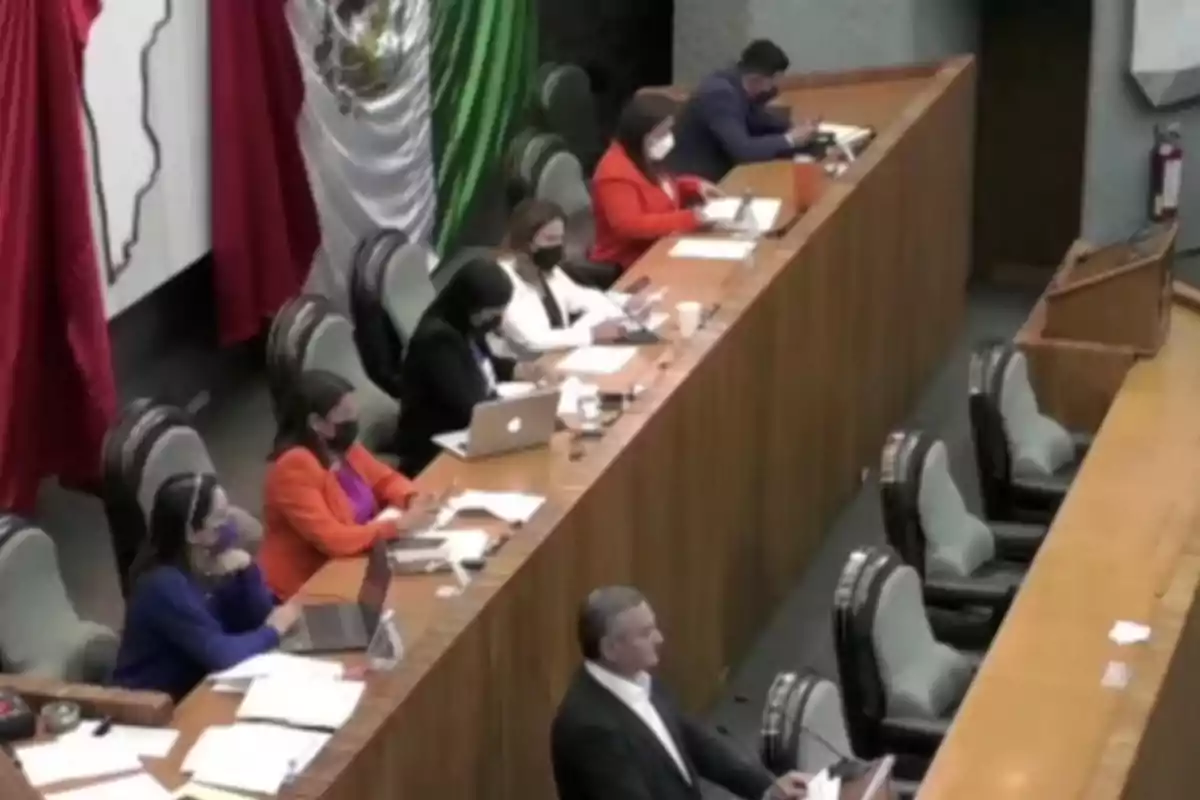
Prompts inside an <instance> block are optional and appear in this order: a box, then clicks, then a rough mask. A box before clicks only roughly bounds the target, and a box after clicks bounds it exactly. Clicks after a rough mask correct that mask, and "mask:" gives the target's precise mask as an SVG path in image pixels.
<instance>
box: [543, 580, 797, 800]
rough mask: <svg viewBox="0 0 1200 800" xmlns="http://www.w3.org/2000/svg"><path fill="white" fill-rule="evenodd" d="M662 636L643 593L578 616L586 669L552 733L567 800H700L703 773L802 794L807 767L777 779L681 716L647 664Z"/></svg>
mask: <svg viewBox="0 0 1200 800" xmlns="http://www.w3.org/2000/svg"><path fill="white" fill-rule="evenodd" d="M662 641H663V638H662V634H661V633H659V630H658V626H657V624H656V622H655V619H654V612H653V611H652V610H651V609H650V606H649V604H647V602H646V599H645V598H644V597H643V596H642V595H641V593H640V592H638V591H637V590H636V589H632V588H629V587H625V586H613V587H607V588H604V589H597V590H596V591H594V592H592V593H591V595H589V596H588V599H587V602H586V603H585V604H584V607H583V609H582V611H581V612H580V615H579V644H580V647H581V648H582V650H583V657H584V659H586V660H585V662H584V665H583V666H582V667H581V668H580V670H579V672H578V674H576V676H575V678H574V680H573V681H572V683H571V687H570V688H569V689H568V690H567V694H566V697H564V698H563V701H562V704H561V705H560V706H559V708H558V714H557V715H556V716H555V718H554V724H553V726H552V728H551V733H550V747H551V758H552V760H553V763H554V781H555V783H556V784H557V786H558V796H559V799H560V800H700V797H701V793H700V785H699V784H700V779H701V778H704V779H705V780H708V781H711V782H713V783H715V784H718V785H720V786H723V787H724V788H726V789H727V790H729V791H730V792H732V793H733V794H735V795H737V796H738V797H741V798H744V800H791V799H792V798H802V797H804V794H805V791H804V779H803V777H802V776H801V775H800V774H799V773H789V774H787V775H784V776H783V777H781V778H778V779H777V778H776V777H775V776H774V775H772V774H771V773H770V772H768V771H767V770H766V769H765V768H764V767H763V766H762V765H760V764H757V763H754V762H751V761H748V760H746V759H743V758H742V757H741V756H739V755H738V754H737V753H735V752H734V751H733V749H732V748H731V747H730V746H729V745H728V744H727V743H726V742H725V741H724V740H723V739H722V738H721V737H719V736H718V735H717V734H715V733H713V732H712V731H709V730H707V729H706V728H704V726H702V725H700V724H698V723H696V722H695V721H693V720H691V719H689V718H688V717H687V716H686V715H684V714H683V713H681V712H680V710H679V709H678V707H677V706H676V705H675V703H674V701H673V700H671V698H670V697H669V696H668V695H667V693H666V691H665V690H664V688H663V687H662V686H661V685H660V684H659V683H658V681H655V680H653V679H652V678H651V677H650V675H649V670H651V669H653V668H654V667H655V665H657V664H658V648H659V646H661V645H662Z"/></svg>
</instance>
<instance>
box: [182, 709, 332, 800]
mask: <svg viewBox="0 0 1200 800" xmlns="http://www.w3.org/2000/svg"><path fill="white" fill-rule="evenodd" d="M330 738H332V737H331V735H330V734H328V733H318V732H314V731H300V730H294V729H291V728H284V727H281V726H279V725H258V724H251V723H245V722H239V723H236V724H234V725H214V726H212V727H210V728H208V729H207V730H205V731H204V733H202V734H200V738H199V739H197V740H196V744H195V746H194V747H192V749H191V752H189V753H188V755H187V758H186V759H184V762H183V771H184V772H188V773H191V775H192V780H194V781H195V782H197V783H203V784H208V785H209V786H217V787H220V788H223V789H232V790H234V791H243V792H257V793H260V794H275V793H277V792H278V791H279V788H280V787H281V786H282V785H283V783H284V781H285V780H287V779H288V777H289V776H291V775H298V774H299V773H301V772H303V771H304V769H305V768H306V767H307V766H308V764H309V762H311V761H312V760H313V759H314V758H315V757H316V755H317V753H319V752H320V751H321V748H322V747H324V746H325V743H326V742H328V741H329V740H330Z"/></svg>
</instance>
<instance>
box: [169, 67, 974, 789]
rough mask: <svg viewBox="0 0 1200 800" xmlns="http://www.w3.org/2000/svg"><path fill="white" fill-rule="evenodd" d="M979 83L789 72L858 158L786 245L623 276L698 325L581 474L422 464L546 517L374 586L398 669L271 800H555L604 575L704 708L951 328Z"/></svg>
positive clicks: (191, 705) (741, 178)
mask: <svg viewBox="0 0 1200 800" xmlns="http://www.w3.org/2000/svg"><path fill="white" fill-rule="evenodd" d="M973 92H974V65H973V63H972V62H971V60H970V59H969V58H962V59H956V60H953V61H950V62H947V63H946V64H944V65H942V66H940V67H929V68H919V69H916V68H914V69H901V70H873V71H870V72H866V73H856V74H844V75H833V76H818V77H813V78H804V79H792V80H791V82H790V83H789V84H788V87H786V94H785V97H784V98H783V101H784V102H786V103H787V104H788V105H790V106H791V107H792V108H793V110H794V111H795V112H796V113H797V115H799V116H807V115H811V114H814V113H815V114H821V115H822V116H825V117H827V118H829V119H831V120H836V121H839V122H851V123H861V124H870V125H874V126H876V127H877V128H878V129H879V131H880V137H879V140H878V143H877V145H876V146H875V147H874V148H873V149H872V151H870V152H869V153H868V154H867V155H866V156H865V157H864V158H863V159H861V160H860V161H859V162H858V163H857V164H856V165H855V166H854V167H853V168H852V169H851V170H850V172H848V173H847V174H846V175H845V176H844V177H843V178H842V179H840V180H839V181H838V182H836V183H834V184H833V185H832V187H831V188H830V190H829V192H828V194H827V195H826V197H825V198H823V199H822V200H821V202H820V203H818V205H817V206H816V207H814V209H812V210H811V211H810V212H809V213H808V214H807V215H806V216H805V217H804V218H803V219H801V220H800V221H799V223H798V224H797V225H795V226H794V227H793V229H792V230H791V231H790V232H788V233H787V234H786V236H783V237H782V238H776V239H774V240H765V241H763V242H762V243H761V244H760V246H759V248H758V251H757V253H756V255H755V258H754V259H753V262H754V263H753V266H751V267H747V266H745V265H741V264H734V263H727V262H711V261H687V260H679V259H671V258H669V257H668V256H667V251H668V249H669V248H670V245H671V243H670V242H660V243H659V244H658V245H657V246H656V247H655V248H653V249H652V250H651V252H650V253H649V254H648V255H647V256H646V257H645V258H643V259H642V260H641V261H640V262H639V263H638V264H637V265H635V267H634V268H633V269H632V270H630V273H629V274H628V275H627V276H626V278H625V280H627V281H629V280H632V279H634V278H635V277H637V276H639V275H643V274H644V275H647V276H648V277H649V278H650V279H651V280H652V281H653V283H654V284H655V285H657V286H665V287H668V288H669V292H668V296H667V298H666V302H667V304H668V307H671V306H673V304H674V303H675V302H678V301H679V300H684V299H686V300H699V301H701V302H703V303H706V304H710V305H715V311H714V313H713V315H712V317H711V318H710V320H709V322H708V324H707V325H706V326H705V327H704V328H702V329H701V331H700V332H699V333H698V334H697V335H696V336H695V337H693V338H692V339H690V340H688V341H686V342H682V341H675V342H670V343H667V344H664V345H660V346H656V347H654V348H648V349H647V352H646V353H645V354H643V357H642V359H641V360H640V362H639V363H638V364H637V365H635V366H633V367H631V368H630V369H629V370H628V371H627V372H626V373H625V374H623V375H622V376H620V377H621V379H623V380H627V381H632V382H637V383H640V384H642V385H643V386H644V387H645V391H644V393H643V394H642V395H641V396H640V397H638V398H637V399H636V400H635V401H634V402H633V404H632V406H631V407H630V408H629V410H628V411H627V412H626V413H625V414H624V415H623V416H622V417H621V418H620V419H619V420H618V421H617V422H616V423H615V424H614V425H613V426H612V427H611V428H609V429H608V431H607V433H606V435H605V436H604V437H603V438H602V439H599V440H595V441H588V442H586V443H585V445H584V448H583V451H582V458H573V457H572V456H573V455H574V454H573V453H572V448H571V447H570V446H569V443H568V438H569V437H567V436H565V435H561V434H560V435H558V436H556V438H555V441H554V442H553V444H552V447H551V448H549V450H541V451H533V452H527V453H520V454H514V455H510V456H505V457H501V458H495V459H489V460H487V461H484V462H477V463H463V462H461V461H458V460H457V459H454V458H451V457H441V458H439V459H438V460H437V461H435V463H434V464H433V465H432V466H431V467H430V468H429V469H428V470H426V472H425V473H423V474H422V475H421V476H420V478H419V479H418V484H419V485H420V486H421V487H422V488H425V489H437V488H441V487H445V486H447V485H449V484H450V483H452V482H457V484H458V485H460V486H462V487H464V488H481V489H510V490H521V491H528V492H534V493H537V494H542V495H545V496H546V497H547V503H546V505H545V506H544V507H543V508H542V509H541V510H540V511H539V512H538V513H537V515H535V517H534V518H533V519H532V520H531V521H530V522H529V523H528V524H526V525H524V526H522V527H521V528H520V529H518V530H517V531H515V533H514V536H513V537H512V538H511V540H509V541H508V543H507V544H506V545H505V546H504V548H503V549H502V550H501V551H500V552H499V553H498V554H497V555H496V556H495V557H493V558H492V559H490V560H489V563H488V566H487V568H486V569H485V570H484V571H483V572H482V573H481V574H480V575H479V576H478V577H477V578H476V580H475V582H474V583H472V585H471V586H470V588H469V589H468V591H467V592H466V593H465V594H464V595H463V596H461V597H457V598H454V599H451V600H437V599H434V598H433V597H432V594H433V591H434V587H435V585H437V584H438V583H444V582H446V579H444V578H443V579H435V578H420V579H412V578H398V579H396V580H394V581H393V583H392V591H391V593H390V595H389V599H388V603H389V605H390V606H392V607H393V608H396V609H397V611H398V614H399V616H400V618H401V621H402V625H403V629H404V632H405V635H406V639H407V642H408V645H409V648H408V653H407V655H406V658H405V660H404V662H403V663H402V664H401V666H400V667H399V668H398V669H397V670H396V671H395V672H393V673H391V674H387V675H381V676H374V677H373V678H372V680H371V681H370V684H369V687H368V693H367V695H366V697H365V699H364V701H363V703H362V706H361V707H360V709H359V711H358V713H356V715H355V717H354V719H353V720H352V721H351V722H350V723H349V724H348V725H347V726H346V727H345V728H344V729H343V730H341V731H340V732H338V734H337V735H336V736H335V737H334V739H333V741H332V742H331V743H330V744H329V745H328V746H327V747H326V748H325V750H324V751H323V752H322V753H321V755H320V756H318V758H317V760H316V761H315V762H314V763H313V765H312V766H311V767H310V768H309V769H308V770H307V771H306V772H305V774H304V775H303V776H302V777H301V779H300V780H299V781H298V782H297V783H296V784H295V785H294V786H292V787H290V788H288V789H287V790H285V791H284V793H283V794H282V797H284V798H324V799H325V800H364V799H365V798H376V797H378V798H394V797H406V798H426V797H439V798H447V799H448V800H457V799H458V798H461V799H462V800H475V798H487V800H539V799H540V798H550V797H553V789H552V786H551V783H552V781H551V776H550V770H549V748H548V730H549V723H550V719H551V717H552V715H553V713H554V710H555V708H556V706H557V703H558V701H559V699H560V698H561V697H562V695H563V693H564V692H565V690H566V688H567V684H568V682H569V680H570V678H571V676H572V673H573V671H574V670H575V669H576V668H577V666H578V663H579V655H578V647H577V644H576V642H575V612H576V608H577V604H578V603H579V601H580V600H582V598H583V597H584V596H585V595H586V593H587V592H588V591H589V590H590V589H592V588H594V587H595V586H598V585H601V584H605V583H612V582H623V583H632V584H636V585H638V586H639V587H641V588H642V589H644V590H645V591H646V592H647V593H648V594H649V596H650V598H651V600H652V601H653V603H654V605H655V608H656V610H657V611H658V613H659V616H660V618H661V620H662V625H663V628H664V630H665V632H666V636H667V639H668V642H669V643H668V646H667V648H666V658H667V660H666V662H665V664H664V671H665V674H666V677H667V679H668V680H669V681H670V682H671V683H672V685H673V686H674V687H675V688H676V689H677V690H678V691H679V693H680V694H681V695H682V697H683V700H684V701H685V702H686V703H687V704H688V705H689V706H690V707H692V708H700V707H702V706H703V705H704V704H706V703H708V702H709V701H710V700H711V699H712V698H713V697H714V695H715V693H716V692H717V691H718V690H719V688H720V685H721V682H722V681H723V679H724V676H725V673H726V671H727V669H728V666H729V665H730V664H732V663H734V662H735V661H736V659H737V658H738V657H739V656H740V655H741V654H742V653H744V651H745V650H746V648H747V646H748V645H749V644H750V642H751V640H752V637H753V636H754V634H755V632H756V631H757V630H758V629H759V628H760V626H761V625H762V623H763V622H764V621H765V619H766V618H767V615H768V614H769V613H770V612H771V611H772V610H773V608H774V607H775V605H776V603H777V602H778V601H779V599H780V598H781V597H782V596H783V595H784V593H785V592H786V591H787V590H788V588H789V587H790V586H791V585H792V583H793V582H794V580H795V579H796V578H797V577H798V576H799V574H800V573H801V572H802V570H803V568H804V567H805V566H806V565H807V563H808V561H809V558H810V556H811V554H812V553H813V552H814V551H815V549H816V548H817V547H818V546H819V544H820V542H821V538H822V536H823V535H824V532H825V530H826V528H827V526H828V524H829V523H830V522H831V521H832V518H833V515H834V514H835V513H836V511H837V510H838V509H839V508H840V506H841V505H842V504H843V502H844V501H845V500H846V499H847V498H848V497H849V496H850V495H851V494H852V493H853V492H854V491H855V490H856V488H857V486H858V482H859V471H860V469H861V467H862V466H863V465H867V464H871V463H873V462H874V459H875V454H876V452H877V451H878V446H879V442H880V441H881V439H882V437H883V435H884V434H885V433H886V431H887V430H888V428H889V427H890V426H891V425H893V424H895V422H896V421H897V420H899V419H900V418H901V417H902V415H903V413H904V412H905V411H906V410H907V409H908V407H909V406H910V404H911V403H912V401H913V399H914V398H915V395H916V392H917V390H918V389H919V387H920V386H921V385H922V383H923V382H924V381H925V379H926V378H927V377H928V376H929V375H930V373H931V372H932V370H933V369H934V368H935V367H936V365H937V363H938V361H939V359H940V357H941V356H942V355H943V353H944V352H945V351H946V349H947V348H948V347H949V346H950V344H951V343H952V341H953V337H954V335H955V333H956V332H957V330H958V328H959V325H960V323H961V318H962V309H963V300H964V291H963V288H964V284H965V280H966V275H967V270H968V263H967V261H968V254H969V225H970V197H971V194H972V187H971V147H972V119H973V98H974V94H973ZM790 178H791V166H790V164H787V163H775V164H769V165H757V166H754V167H747V168H743V169H739V170H737V171H735V172H734V173H733V174H732V175H731V176H730V177H729V179H728V180H727V181H726V182H725V184H724V186H725V187H726V188H727V189H729V190H730V191H740V190H742V189H743V188H752V189H753V190H754V191H755V193H756V194H758V195H761V196H772V195H773V196H779V197H782V198H785V199H789V195H790V191H789V187H790V185H791V179H790ZM668 333H670V331H668ZM465 526H466V525H464V527H465ZM362 570H363V566H362V562H361V560H359V561H341V562H336V563H331V564H330V565H328V566H327V567H325V568H324V569H323V570H322V571H321V572H320V573H319V574H318V575H317V576H316V577H315V578H314V579H313V581H311V582H310V583H309V584H308V585H306V587H305V589H304V592H303V594H304V595H305V596H307V597H310V598H321V599H325V598H329V597H331V596H333V597H346V596H349V595H353V594H354V592H356V591H357V587H358V583H359V581H360V580H361V574H362ZM358 660H359V661H360V660H361V659H358ZM350 661H351V662H352V663H353V662H354V661H355V659H350ZM238 700H239V698H237V697H229V696H221V695H217V694H215V693H212V692H209V691H208V690H207V689H206V688H204V687H202V688H201V689H199V690H197V691H196V692H195V693H193V694H192V695H191V696H189V697H188V698H187V699H186V700H185V701H184V703H183V704H182V705H181V708H180V710H179V712H178V714H177V716H176V720H175V721H176V724H177V725H178V726H179V727H180V728H181V729H183V736H181V740H180V743H179V744H178V745H177V746H176V748H175V751H174V752H173V753H172V758H171V759H169V760H168V761H167V762H165V763H163V764H159V765H155V767H154V768H153V769H152V771H154V773H155V774H156V775H158V776H159V777H160V778H161V779H162V780H163V781H164V782H165V783H166V784H167V785H168V786H172V787H174V786H177V785H179V783H180V782H181V779H180V776H179V775H178V771H177V768H178V764H179V761H180V760H181V759H182V757H183V755H184V754H185V753H186V752H187V748H188V747H189V746H190V743H191V742H192V741H194V739H195V737H196V735H197V734H198V732H199V731H200V730H201V729H202V728H203V727H204V726H205V725H208V724H214V723H220V722H227V721H228V720H229V719H231V718H232V714H233V712H234V709H235V708H236V704H237V702H238Z"/></svg>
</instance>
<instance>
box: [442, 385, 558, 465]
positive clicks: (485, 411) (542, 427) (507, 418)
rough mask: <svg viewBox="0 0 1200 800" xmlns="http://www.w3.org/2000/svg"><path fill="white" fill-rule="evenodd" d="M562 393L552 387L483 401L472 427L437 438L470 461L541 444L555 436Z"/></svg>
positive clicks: (476, 408) (477, 407)
mask: <svg viewBox="0 0 1200 800" xmlns="http://www.w3.org/2000/svg"><path fill="white" fill-rule="evenodd" d="M558 395H559V391H558V389H557V388H556V387H552V388H549V389H535V390H533V391H532V392H530V393H529V394H523V395H520V396H519V397H508V398H500V399H498V400H489V401H487V402H486V403H479V404H478V405H476V406H475V410H474V412H472V414H471V427H469V428H467V429H466V430H465V431H452V432H450V433H442V434H439V435H437V436H435V437H433V441H434V443H435V444H437V445H438V446H440V447H442V448H443V449H445V450H449V451H450V452H451V453H454V454H455V455H457V456H458V457H459V458H465V459H468V460H471V459H476V458H486V457H488V456H496V455H501V454H502V453H511V452H513V451H514V450H527V449H529V448H533V447H541V446H543V445H545V444H547V443H549V441H550V437H551V436H553V435H554V426H555V423H556V422H557V420H558Z"/></svg>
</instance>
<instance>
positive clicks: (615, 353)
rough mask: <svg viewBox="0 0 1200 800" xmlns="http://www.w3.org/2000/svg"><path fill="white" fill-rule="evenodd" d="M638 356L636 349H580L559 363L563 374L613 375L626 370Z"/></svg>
mask: <svg viewBox="0 0 1200 800" xmlns="http://www.w3.org/2000/svg"><path fill="white" fill-rule="evenodd" d="M636 354H637V348H636V347H629V346H624V347H580V348H577V349H575V350H572V351H571V353H570V354H569V355H567V357H566V358H564V359H563V360H561V361H559V362H558V365H557V368H558V370H559V371H561V372H578V373H583V374H586V375H612V374H613V373H616V372H620V371H621V370H622V369H624V367H625V365H626V364H628V363H629V362H630V361H631V360H632V359H633V357H634V356H635V355H636Z"/></svg>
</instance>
